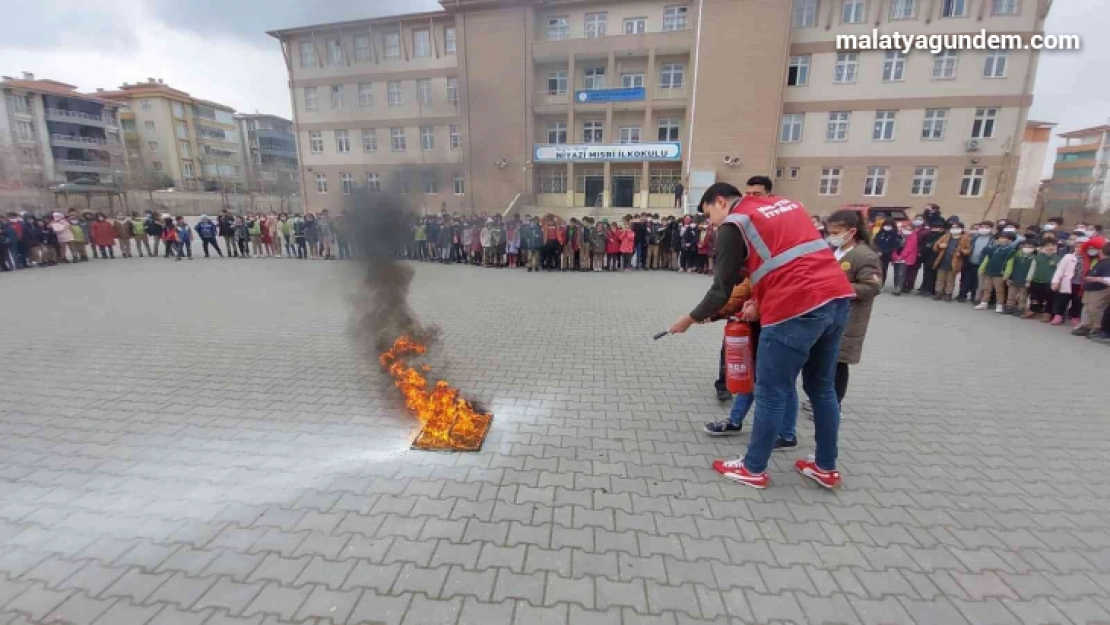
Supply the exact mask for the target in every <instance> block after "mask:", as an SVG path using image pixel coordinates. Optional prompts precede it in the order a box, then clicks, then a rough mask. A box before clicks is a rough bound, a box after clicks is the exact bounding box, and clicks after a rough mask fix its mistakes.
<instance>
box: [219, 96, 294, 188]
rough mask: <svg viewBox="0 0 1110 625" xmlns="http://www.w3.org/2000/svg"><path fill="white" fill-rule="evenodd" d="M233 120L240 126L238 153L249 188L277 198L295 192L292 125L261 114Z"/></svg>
mask: <svg viewBox="0 0 1110 625" xmlns="http://www.w3.org/2000/svg"><path fill="white" fill-rule="evenodd" d="M235 121H236V123H237V124H238V125H239V141H240V150H241V151H242V154H243V159H244V161H245V162H246V172H245V175H246V178H247V184H248V185H249V187H250V188H251V189H252V190H255V191H259V192H262V193H266V192H274V193H276V194H278V195H286V194H289V193H294V192H296V191H297V190H298V188H299V186H300V184H299V181H300V175H299V173H298V171H297V138H296V136H294V134H293V122H291V121H289V120H288V119H285V118H284V117H278V116H277V115H264V114H261V113H256V114H253V115H249V114H239V115H236V116H235Z"/></svg>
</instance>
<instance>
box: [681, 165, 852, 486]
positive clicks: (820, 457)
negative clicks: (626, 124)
mask: <svg viewBox="0 0 1110 625" xmlns="http://www.w3.org/2000/svg"><path fill="white" fill-rule="evenodd" d="M773 188H774V183H772V182H771V179H770V178H768V177H766V176H755V177H753V178H751V179H750V180H748V185H747V195H746V196H743V197H742V196H741V193H740V191H739V190H738V189H737V188H736V187H734V186H732V185H730V184H727V183H724V182H718V183H715V184H714V185H712V186H710V187H709V189H707V190H706V192H705V194H704V195H703V196H702V198H701V203H700V205H699V209H698V210H699V211H700V212H703V213H706V214H708V215H709V221H710V222H711V223H713V224H714V225H716V226H718V228H719V229H718V233H717V241H716V245H717V266H716V271H715V273H714V278H713V286H712V287H710V289H709V292H708V293H706V294H705V298H704V299H702V302H701V303H700V304H698V306H697V307H696V308H694V310H693V311H692V312H691V313H690V314H688V315H684V316H683V317H682V318H680V319H679V320H678V321H677V322H675V324H674V325H672V326H671V327H670V331H671V332H672V333H675V334H680V333H682V332H685V331H686V330H687V329H689V327H690V326H691V325H693V324H694V323H700V322H702V321H705V320H706V319H709V318H710V317H711V316H712V315H713V313H715V312H716V311H718V310H720V309H721V308H722V307H723V306H724V305H725V303H727V302H728V298H729V295H730V294H731V293H732V289H733V287H734V286H736V284H738V283H739V282H740V281H741V280H742V279H743V278H744V277H748V278H750V279H751V281H752V285H753V294H752V300H751V301H749V302H748V303H747V304H746V305H745V308H744V314H745V316H746V317H748V318H754V316H755V313H756V311H758V315H759V319H760V323H761V324H762V326H763V330H762V332H761V333H760V336H759V350H758V351H759V358H758V360H757V361H756V374H755V422H754V424H753V425H752V433H751V439H750V441H749V443H748V451H747V453H746V454H745V455H744V457H742V458H738V459H736V460H717V461H716V462H714V463H713V469H714V470H716V471H717V472H718V473H720V474H721V475H723V476H724V477H726V478H728V479H730V480H733V481H736V482H739V483H741V484H746V485H748V486H751V487H753V488H766V487H767V484H768V483H769V478H768V476H767V463H768V461H769V460H770V458H771V453H772V451H773V450H774V449H775V439H776V437H777V436H778V433H779V430H780V428H781V427H782V424H783V418H784V416H785V415H786V413H787V405H786V404H787V402H788V401H794V397H795V393H794V388H795V384H796V382H797V379H798V375H799V374H801V375H802V387H803V388H804V389H805V392H806V394H807V395H808V396H809V399H810V402H811V403H812V404H813V413H814V414H813V421H814V428H815V439H816V443H817V451H816V456H815V458H814V459H813V460H798V461H797V463H795V467H796V468H797V469H798V472H799V473H801V474H802V475H804V476H806V477H808V478H810V479H812V480H814V481H815V482H817V483H818V484H820V485H821V486H824V487H826V488H835V487H836V486H838V485H839V484H840V473H839V472H838V471H837V470H836V458H837V435H838V431H839V429H840V408H839V407H838V406H837V402H836V391H835V389H834V386H833V383H834V380H835V376H836V360H837V355H838V354H839V352H840V338H841V335H842V334H843V333H844V327H845V326H846V325H847V323H848V306H849V302H850V300H851V298H852V297H853V296H854V295H855V291H854V290H853V289H852V286H851V284H850V283H849V282H848V278H846V277H845V275H844V271H843V270H841V268H840V266H839V265H838V264H837V262H836V258H835V257H834V256H833V253H832V250H831V249H830V248H829V246H828V244H827V243H825V241H824V239H823V238H822V237H821V234H820V233H819V232H818V231H817V228H816V227H815V226H814V225H813V222H812V220H810V217H809V215H808V214H807V213H806V211H805V207H803V206H802V205H801V203H800V202H795V201H793V200H789V199H786V198H783V197H778V196H775V195H772V193H771V191H772V189H773Z"/></svg>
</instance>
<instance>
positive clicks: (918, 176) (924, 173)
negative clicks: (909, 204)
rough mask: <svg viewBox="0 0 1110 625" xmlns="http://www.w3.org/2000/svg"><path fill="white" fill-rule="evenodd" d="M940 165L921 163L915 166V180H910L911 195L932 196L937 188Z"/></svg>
mask: <svg viewBox="0 0 1110 625" xmlns="http://www.w3.org/2000/svg"><path fill="white" fill-rule="evenodd" d="M939 171H940V168H939V167H936V166H933V165H921V166H918V167H914V169H913V180H912V181H911V182H910V196H912V197H932V196H933V195H934V194H936V190H937V174H938V172H939Z"/></svg>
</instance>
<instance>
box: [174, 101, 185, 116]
mask: <svg viewBox="0 0 1110 625" xmlns="http://www.w3.org/2000/svg"><path fill="white" fill-rule="evenodd" d="M171 108H173V116H174V117H181V118H184V117H185V107H184V106H183V105H182V104H181V103H180V102H174V103H173V104H171Z"/></svg>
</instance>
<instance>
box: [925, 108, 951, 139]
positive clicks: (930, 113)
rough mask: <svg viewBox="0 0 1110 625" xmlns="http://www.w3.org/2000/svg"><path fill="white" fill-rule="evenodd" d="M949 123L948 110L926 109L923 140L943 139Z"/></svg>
mask: <svg viewBox="0 0 1110 625" xmlns="http://www.w3.org/2000/svg"><path fill="white" fill-rule="evenodd" d="M947 122H948V109H925V124H924V125H923V126H922V127H921V138H922V139H943V138H944V126H945V124H946V123H947Z"/></svg>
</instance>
